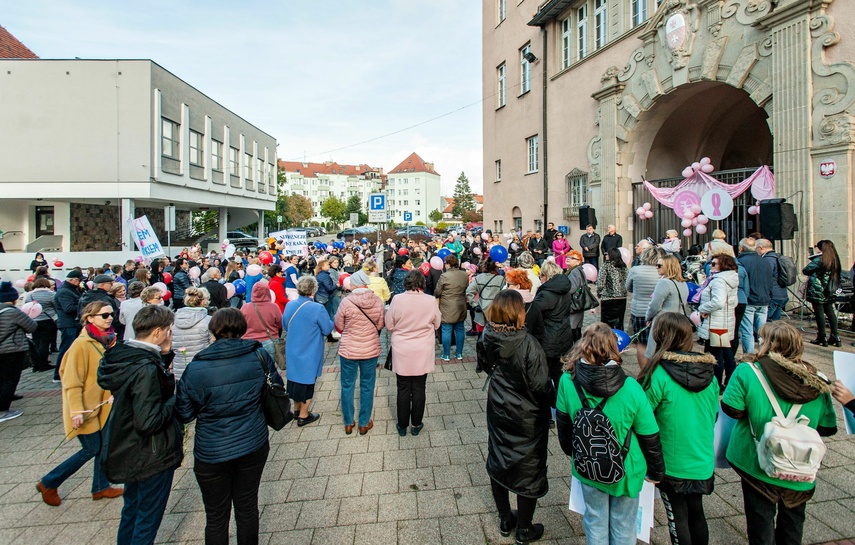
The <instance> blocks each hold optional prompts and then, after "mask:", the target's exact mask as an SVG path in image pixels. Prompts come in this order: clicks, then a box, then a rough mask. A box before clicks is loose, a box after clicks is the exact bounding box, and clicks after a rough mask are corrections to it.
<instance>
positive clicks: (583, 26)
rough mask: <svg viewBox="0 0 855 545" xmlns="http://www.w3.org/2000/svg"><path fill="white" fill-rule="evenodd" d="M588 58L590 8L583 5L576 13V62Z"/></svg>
mask: <svg viewBox="0 0 855 545" xmlns="http://www.w3.org/2000/svg"><path fill="white" fill-rule="evenodd" d="M587 56H588V6H587V5H585V4H582V5H581V6H579V9H578V10H577V11H576V60H578V61H580V60H582V59H584V58H585V57H587Z"/></svg>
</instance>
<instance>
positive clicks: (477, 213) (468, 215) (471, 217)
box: [461, 210, 484, 223]
mask: <svg viewBox="0 0 855 545" xmlns="http://www.w3.org/2000/svg"><path fill="white" fill-rule="evenodd" d="M461 219H462V220H463V222H464V223H470V222H472V223H478V222H482V221H484V212H482V211H481V210H467V211H466V212H464V213H463V217H462V218H461Z"/></svg>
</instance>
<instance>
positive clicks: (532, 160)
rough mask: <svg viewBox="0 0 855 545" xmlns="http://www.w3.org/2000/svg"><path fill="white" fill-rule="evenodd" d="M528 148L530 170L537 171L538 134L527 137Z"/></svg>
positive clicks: (530, 171)
mask: <svg viewBox="0 0 855 545" xmlns="http://www.w3.org/2000/svg"><path fill="white" fill-rule="evenodd" d="M526 147H527V148H528V172H529V174H531V173H532V172H537V135H535V136H532V137H531V138H526Z"/></svg>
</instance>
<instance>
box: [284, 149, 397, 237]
mask: <svg viewBox="0 0 855 545" xmlns="http://www.w3.org/2000/svg"><path fill="white" fill-rule="evenodd" d="M279 169H280V170H281V171H282V172H283V173H284V174H285V180H284V182H282V183H281V184H280V187H279V191H280V192H282V194H284V195H302V196H304V197H306V198H307V199H309V200H311V201H312V209H313V210H314V216H313V217H312V218H311V220H310V221H314V222H322V221H326V219H327V218H325V217H323V216H322V215H321V205H322V204H323V202H324V201H325V200H326V199H327V198H328V197H330V196H335V197H336V198H338V199H340V200H342V201H344V202H345V203H346V202H347V201H348V199H349V198H350V197H354V196H356V197H359V198H360V201H361V203H362V207H363V208H364V210H365V211H366V212H367V210H368V196H369V195H371V193H377V192H379V191H380V190H381V189H382V184H383V180H384V179H385V175H384V174H383V169H382V168H372V167H370V166H368V165H364V164H359V165H342V164H339V163H336V162H335V161H327V162H324V163H303V162H294V161H279Z"/></svg>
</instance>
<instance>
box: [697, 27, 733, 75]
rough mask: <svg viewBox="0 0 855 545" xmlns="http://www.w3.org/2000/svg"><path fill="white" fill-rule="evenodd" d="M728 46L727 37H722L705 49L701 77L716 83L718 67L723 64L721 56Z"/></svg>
mask: <svg viewBox="0 0 855 545" xmlns="http://www.w3.org/2000/svg"><path fill="white" fill-rule="evenodd" d="M726 44H727V36H721V37H719V38H715V39H714V40H712V41H711V42H710V43H708V44H707V46H706V47H705V48H704V64H703V65H702V66H701V77H702V78H703V79H708V80H713V81H715V78H716V74H718V65H719V62H721V55H722V53H724V46H725V45H726Z"/></svg>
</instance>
